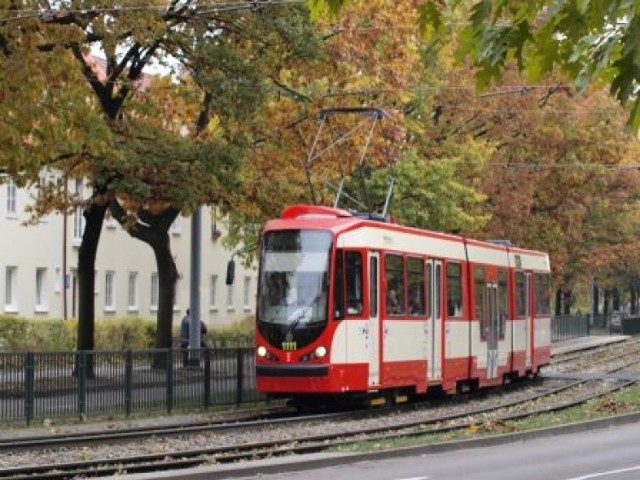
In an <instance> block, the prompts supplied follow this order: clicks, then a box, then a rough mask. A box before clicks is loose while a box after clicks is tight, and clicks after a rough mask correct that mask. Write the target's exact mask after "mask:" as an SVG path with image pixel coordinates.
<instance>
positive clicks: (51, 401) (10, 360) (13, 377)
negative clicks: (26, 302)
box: [0, 348, 264, 423]
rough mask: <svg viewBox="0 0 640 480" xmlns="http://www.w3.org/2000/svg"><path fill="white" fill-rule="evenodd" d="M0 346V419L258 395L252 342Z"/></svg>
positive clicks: (187, 406)
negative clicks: (225, 345) (46, 348)
mask: <svg viewBox="0 0 640 480" xmlns="http://www.w3.org/2000/svg"><path fill="white" fill-rule="evenodd" d="M184 360H185V359H184V358H183V355H182V352H181V351H180V350H176V349H170V350H137V351H132V350H126V351H117V352H108V351H97V352H63V353H32V352H28V353H0V422H22V421H26V422H27V423H30V422H32V421H34V420H43V419H46V418H55V417H82V416H92V417H94V416H100V415H131V414H134V413H149V412H167V413H171V412H172V411H173V410H174V409H180V410H206V409H208V408H210V407H213V406H216V405H240V404H242V403H244V402H257V401H260V400H263V399H264V397H263V396H262V395H261V394H259V393H258V392H257V390H256V387H255V376H254V370H255V369H254V365H253V361H254V358H253V349H251V348H234V349H215V350H212V349H199V350H193V351H191V354H190V357H189V358H188V359H186V360H187V361H186V362H185V361H184Z"/></svg>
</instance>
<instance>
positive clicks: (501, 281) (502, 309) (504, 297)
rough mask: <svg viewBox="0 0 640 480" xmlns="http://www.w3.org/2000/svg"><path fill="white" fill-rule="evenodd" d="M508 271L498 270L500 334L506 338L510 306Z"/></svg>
mask: <svg viewBox="0 0 640 480" xmlns="http://www.w3.org/2000/svg"><path fill="white" fill-rule="evenodd" d="M508 305H509V304H508V290H507V271H506V270H499V271H498V315H499V317H498V336H499V337H500V338H504V335H505V332H506V330H507V315H508V312H509V307H508Z"/></svg>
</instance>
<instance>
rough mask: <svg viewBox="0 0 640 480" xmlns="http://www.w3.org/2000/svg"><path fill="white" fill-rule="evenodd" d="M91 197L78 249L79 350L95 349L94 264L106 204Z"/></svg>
mask: <svg viewBox="0 0 640 480" xmlns="http://www.w3.org/2000/svg"><path fill="white" fill-rule="evenodd" d="M101 203H102V202H97V201H95V200H94V201H92V202H91V205H89V207H88V208H87V209H86V210H85V211H84V218H85V228H84V233H83V234H82V243H81V244H80V249H79V250H78V341H77V349H78V351H93V350H94V349H95V339H94V336H95V295H94V292H95V283H96V280H95V265H96V255H97V253H98V244H99V242H100V234H101V233H102V223H103V221H104V214H105V212H106V210H107V204H106V203H104V204H101ZM86 369H87V375H89V376H91V377H92V376H93V375H94V372H93V357H92V356H91V355H88V356H87V365H86Z"/></svg>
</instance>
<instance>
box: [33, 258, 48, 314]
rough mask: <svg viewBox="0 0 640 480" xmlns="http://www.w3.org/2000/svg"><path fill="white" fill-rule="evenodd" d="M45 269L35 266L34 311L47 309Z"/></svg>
mask: <svg viewBox="0 0 640 480" xmlns="http://www.w3.org/2000/svg"><path fill="white" fill-rule="evenodd" d="M46 285H47V269H46V268H36V305H35V310H36V312H46V311H47V288H46Z"/></svg>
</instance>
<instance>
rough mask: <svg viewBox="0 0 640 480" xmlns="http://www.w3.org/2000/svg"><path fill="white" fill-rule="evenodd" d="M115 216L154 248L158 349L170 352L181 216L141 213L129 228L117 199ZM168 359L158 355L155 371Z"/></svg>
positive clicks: (168, 211) (172, 210)
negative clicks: (175, 240)
mask: <svg viewBox="0 0 640 480" xmlns="http://www.w3.org/2000/svg"><path fill="white" fill-rule="evenodd" d="M109 209H110V211H111V214H112V215H113V217H114V218H115V219H116V220H118V222H119V223H120V224H121V225H123V226H124V227H125V228H126V229H127V232H129V235H131V236H132V237H134V238H137V239H138V240H141V241H143V242H144V243H146V244H147V245H149V246H150V247H151V249H152V250H153V254H154V256H155V259H156V266H157V268H158V313H157V317H156V318H157V328H156V345H155V346H156V348H160V349H167V348H171V345H172V338H171V337H172V331H173V329H172V326H173V303H174V300H175V293H176V280H177V279H178V269H177V268H176V263H175V261H174V260H173V255H172V254H171V241H170V238H169V227H170V226H171V224H172V223H173V221H174V220H175V218H176V217H177V216H178V214H179V213H180V210H178V209H176V208H174V207H168V208H167V209H165V210H164V211H162V212H161V213H158V214H155V213H151V212H149V211H147V210H144V211H138V219H139V220H141V221H137V222H136V223H135V225H133V226H128V224H127V221H126V220H127V219H126V215H127V214H126V212H125V211H124V209H123V208H122V206H121V205H120V203H119V202H118V201H117V200H116V199H114V200H112V201H111V204H110V206H109ZM166 359H167V357H166V355H163V354H159V355H155V357H154V359H153V367H154V368H165V367H166V365H167V363H166Z"/></svg>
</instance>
